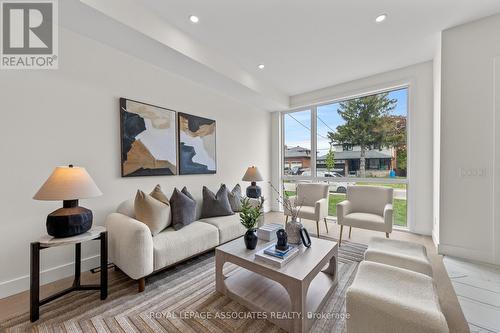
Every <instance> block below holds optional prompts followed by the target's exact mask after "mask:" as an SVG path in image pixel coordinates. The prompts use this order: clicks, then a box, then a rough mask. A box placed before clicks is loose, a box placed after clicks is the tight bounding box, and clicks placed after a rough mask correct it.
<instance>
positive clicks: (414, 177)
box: [290, 61, 433, 235]
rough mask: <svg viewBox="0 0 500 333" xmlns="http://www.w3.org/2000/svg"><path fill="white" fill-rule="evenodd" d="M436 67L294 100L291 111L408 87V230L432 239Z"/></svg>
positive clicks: (378, 77)
mask: <svg viewBox="0 0 500 333" xmlns="http://www.w3.org/2000/svg"><path fill="white" fill-rule="evenodd" d="M432 69H433V63H432V61H429V62H425V63H420V64H416V65H412V66H409V67H405V68H401V69H397V70H393V71H390V72H386V73H381V74H377V75H373V76H370V77H367V78H363V79H359V80H355V81H351V82H347V83H343V84H339V85H336V86H332V87H328V88H324V89H320V90H316V91H312V92H309V93H305V94H300V95H296V96H292V97H291V99H290V102H291V108H297V107H301V106H306V105H311V104H315V103H321V102H327V101H331V100H336V99H340V98H345V97H349V96H356V95H359V94H365V93H367V92H373V91H377V90H381V89H387V88H390V87H397V86H401V85H405V84H408V85H409V86H410V89H409V116H408V117H409V118H408V123H409V128H408V135H409V151H408V163H409V168H408V172H409V174H408V176H409V185H408V194H407V197H408V227H409V229H410V231H412V232H415V233H419V234H425V235H431V233H432V220H433V216H432V215H433V213H432V212H433V207H432V206H433V202H432V193H431V192H432V188H433V169H432V168H433V165H432V163H433V162H432V161H433V140H432V139H433V138H432V135H433V85H432V83H433V74H432Z"/></svg>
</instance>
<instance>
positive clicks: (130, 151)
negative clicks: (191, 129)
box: [120, 98, 177, 177]
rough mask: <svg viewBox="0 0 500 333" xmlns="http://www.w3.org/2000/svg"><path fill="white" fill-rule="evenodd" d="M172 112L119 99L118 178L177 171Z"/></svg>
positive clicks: (175, 134) (172, 173)
mask: <svg viewBox="0 0 500 333" xmlns="http://www.w3.org/2000/svg"><path fill="white" fill-rule="evenodd" d="M176 118H177V117H176V112H175V111H173V110H169V109H165V108H162V107H158V106H154V105H150V104H146V103H141V102H137V101H133V100H130V99H125V98H120V128H121V166H122V177H136V176H163V175H176V174H177V141H176V139H177V133H176V130H177V126H176Z"/></svg>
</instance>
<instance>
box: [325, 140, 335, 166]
mask: <svg viewBox="0 0 500 333" xmlns="http://www.w3.org/2000/svg"><path fill="white" fill-rule="evenodd" d="M325 165H326V170H327V171H328V172H329V173H330V171H331V170H332V169H333V168H335V152H334V151H333V149H332V147H331V146H330V150H329V151H328V153H327V154H326V159H325Z"/></svg>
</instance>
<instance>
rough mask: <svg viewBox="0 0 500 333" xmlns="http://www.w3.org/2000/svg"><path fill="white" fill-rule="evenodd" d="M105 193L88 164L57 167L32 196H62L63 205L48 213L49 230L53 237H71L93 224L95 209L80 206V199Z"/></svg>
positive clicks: (39, 197)
mask: <svg viewBox="0 0 500 333" xmlns="http://www.w3.org/2000/svg"><path fill="white" fill-rule="evenodd" d="M100 195H102V192H101V191H100V190H99V188H98V187H97V185H96V184H95V183H94V181H93V180H92V178H91V177H90V175H89V174H88V173H87V170H85V168H79V167H73V165H71V164H70V165H69V166H62V167H57V168H55V170H54V171H53V172H52V174H51V175H50V177H49V178H48V179H47V180H46V181H45V183H44V184H43V185H42V187H41V188H40V189H39V190H38V192H37V193H36V194H35V196H34V197H33V199H35V200H46V201H59V200H62V202H63V208H59V209H58V210H55V211H53V212H52V213H50V214H49V215H48V216H47V233H48V234H49V235H51V236H53V237H56V238H61V237H71V236H75V235H79V234H82V233H84V232H86V231H88V230H89V229H90V228H91V227H92V218H93V216H92V211H91V210H89V209H87V208H84V207H80V206H78V199H86V198H92V197H97V196H100Z"/></svg>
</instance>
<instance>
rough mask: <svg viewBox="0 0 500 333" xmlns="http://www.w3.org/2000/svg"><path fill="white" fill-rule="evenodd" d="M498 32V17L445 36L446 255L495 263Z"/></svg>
mask: <svg viewBox="0 0 500 333" xmlns="http://www.w3.org/2000/svg"><path fill="white" fill-rule="evenodd" d="M499 31H500V15H496V16H491V17H489V18H485V19H482V20H479V21H476V22H472V23H469V24H465V25H461V26H458V27H455V28H452V29H449V30H445V31H443V33H442V51H441V52H442V59H441V66H442V71H441V75H442V78H441V83H442V91H441V185H440V188H441V200H440V202H441V205H440V228H439V234H440V235H439V237H440V244H439V251H440V252H441V253H443V254H449V255H455V256H459V257H463V258H469V259H474V260H481V261H485V262H490V263H497V264H500V252H499V248H498V247H499V246H500V177H498V175H499V174H500V162H499V161H500V116H499V109H498V104H496V103H498V101H499V99H500V97H499V96H500V87H499V86H498V84H496V83H497V82H498V81H496V80H498V79H499V76H498V66H499V65H500V62H499V60H498V59H499V58H498V56H499V55H500V38H499V36H500V35H499ZM495 73H496V74H497V76H496V78H495ZM495 254H496V256H495Z"/></svg>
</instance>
